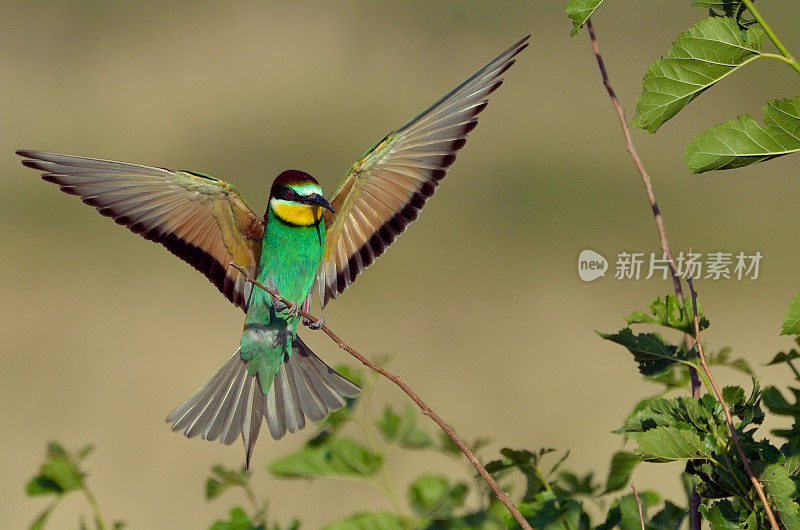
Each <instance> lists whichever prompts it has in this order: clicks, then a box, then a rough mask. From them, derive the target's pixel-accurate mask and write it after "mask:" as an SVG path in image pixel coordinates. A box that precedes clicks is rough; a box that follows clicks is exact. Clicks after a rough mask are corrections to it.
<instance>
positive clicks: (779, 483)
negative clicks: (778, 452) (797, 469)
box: [760, 464, 800, 528]
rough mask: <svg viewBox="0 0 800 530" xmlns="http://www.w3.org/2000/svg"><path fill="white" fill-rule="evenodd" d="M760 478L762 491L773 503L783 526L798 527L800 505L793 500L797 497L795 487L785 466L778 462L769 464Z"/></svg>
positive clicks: (799, 523) (799, 525)
mask: <svg viewBox="0 0 800 530" xmlns="http://www.w3.org/2000/svg"><path fill="white" fill-rule="evenodd" d="M760 478H761V482H762V483H763V484H764V491H766V493H767V495H768V497H769V498H771V499H772V501H773V502H774V503H775V508H776V510H777V512H778V516H779V517H780V519H781V522H782V523H783V526H784V527H786V528H800V505H798V504H797V503H796V502H794V499H796V498H797V487H796V486H795V483H794V481H793V480H792V477H791V476H790V475H789V472H788V471H787V470H786V468H784V467H783V466H781V465H779V464H770V465H768V466H767V467H766V468H765V469H764V473H762V474H761V477H760Z"/></svg>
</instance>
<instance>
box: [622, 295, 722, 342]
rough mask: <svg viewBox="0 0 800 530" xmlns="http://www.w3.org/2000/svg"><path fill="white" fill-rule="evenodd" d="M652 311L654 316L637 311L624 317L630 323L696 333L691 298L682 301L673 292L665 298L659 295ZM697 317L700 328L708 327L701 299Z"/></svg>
mask: <svg viewBox="0 0 800 530" xmlns="http://www.w3.org/2000/svg"><path fill="white" fill-rule="evenodd" d="M650 313H651V314H652V316H651V315H648V314H647V313H645V312H644V311H635V312H633V313H631V314H630V315H628V316H627V317H622V319H623V320H624V321H626V322H627V323H628V325H632V324H655V325H658V326H664V327H667V328H672V329H677V330H678V331H682V332H683V333H691V334H692V335H694V305H693V304H692V299H691V298H688V297H687V298H684V300H683V303H681V302H680V301H679V300H678V297H676V296H674V295H671V294H668V295H666V296H665V297H664V299H663V300H662V299H661V297H660V296H659V297H658V298H656V300H655V302H653V303H652V304H650ZM697 317H698V324H699V326H700V330H701V331H702V330H704V329H706V328H707V327H708V325H709V323H708V319H707V318H706V317H705V315H703V308H702V306H701V305H700V302H699V301H698V302H697Z"/></svg>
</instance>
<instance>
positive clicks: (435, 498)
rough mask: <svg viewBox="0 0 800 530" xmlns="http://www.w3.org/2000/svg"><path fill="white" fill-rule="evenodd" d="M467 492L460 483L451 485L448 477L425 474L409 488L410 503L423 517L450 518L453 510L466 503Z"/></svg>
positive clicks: (465, 487)
mask: <svg viewBox="0 0 800 530" xmlns="http://www.w3.org/2000/svg"><path fill="white" fill-rule="evenodd" d="M467 492H468V489H467V486H466V485H465V484H462V483H460V482H459V483H456V484H452V485H451V484H450V481H449V480H448V479H447V478H446V477H443V476H441V475H433V474H425V475H422V476H420V477H417V478H416V479H415V480H414V481H413V482H412V483H411V485H410V486H409V487H408V502H409V504H410V505H411V508H412V509H413V510H414V512H415V513H416V514H417V515H419V516H421V517H425V518H427V519H443V518H449V517H451V516H452V514H453V509H455V508H458V507H460V506H461V505H462V504H463V503H464V498H465V497H466V496H467Z"/></svg>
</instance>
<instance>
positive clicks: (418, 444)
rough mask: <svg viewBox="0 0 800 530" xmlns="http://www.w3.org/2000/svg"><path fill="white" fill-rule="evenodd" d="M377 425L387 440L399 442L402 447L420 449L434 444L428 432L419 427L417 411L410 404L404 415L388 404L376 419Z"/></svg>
mask: <svg viewBox="0 0 800 530" xmlns="http://www.w3.org/2000/svg"><path fill="white" fill-rule="evenodd" d="M375 425H376V426H377V427H378V429H379V430H380V431H381V434H382V435H383V437H384V438H385V439H386V441H387V442H390V443H397V444H399V445H400V446H401V447H406V448H409V449H419V448H423V447H429V446H431V445H432V444H433V439H431V437H430V436H429V435H428V433H426V432H425V431H423V430H422V429H420V428H419V427H417V412H416V410H415V409H414V408H413V407H412V406H411V405H408V404H406V406H405V412H404V414H403V416H402V417H401V416H400V415H398V414H397V413H395V412H394V410H393V409H392V407H390V406H389V405H387V406H386V408H384V409H383V414H381V416H380V418H378V419H377V420H375Z"/></svg>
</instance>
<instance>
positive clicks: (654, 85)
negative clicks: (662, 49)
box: [631, 17, 764, 133]
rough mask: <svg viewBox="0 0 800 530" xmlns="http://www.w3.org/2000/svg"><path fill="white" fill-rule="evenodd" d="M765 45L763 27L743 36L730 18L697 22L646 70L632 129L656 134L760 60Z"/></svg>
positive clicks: (706, 19)
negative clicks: (709, 92) (727, 79)
mask: <svg viewBox="0 0 800 530" xmlns="http://www.w3.org/2000/svg"><path fill="white" fill-rule="evenodd" d="M763 42H764V30H762V29H761V27H760V26H753V27H751V28H750V29H747V30H742V29H741V28H740V27H739V24H738V23H737V22H736V20H735V19H733V18H729V17H711V18H705V19H702V20H700V21H698V22H697V23H696V24H695V25H694V26H692V27H691V28H690V29H689V30H688V31H686V32H685V33H681V34H680V35H679V36H678V38H677V40H676V41H675V43H674V46H673V48H672V49H671V50H670V51H669V55H668V56H667V57H664V58H661V59H658V60H657V61H656V62H654V63H653V64H652V65H650V67H649V68H648V69H647V72H646V73H645V75H644V80H643V81H642V95H641V96H639V99H638V101H637V102H636V116H634V118H633V121H632V122H631V124H632V125H634V126H636V127H641V128H642V129H646V130H647V131H649V132H651V133H654V132H656V130H658V128H659V127H660V126H661V125H663V124H664V122H666V121H667V120H669V119H670V118H672V117H673V116H675V114H677V113H678V112H679V111H680V110H681V109H682V108H683V107H685V106H686V105H687V104H689V102H690V101H692V100H693V99H694V98H696V97H697V96H699V95H700V94H701V93H702V92H703V91H705V90H707V89H709V88H710V87H711V86H713V85H714V84H715V83H717V82H719V81H720V80H721V79H723V78H724V77H726V76H728V75H730V74H731V73H733V72H735V71H736V70H737V69H739V68H741V67H742V66H744V65H745V64H747V63H749V62H750V61H752V60H754V59H757V58H758V57H760V54H759V52H758V50H759V49H760V48H761V44H762V43H763Z"/></svg>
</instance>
